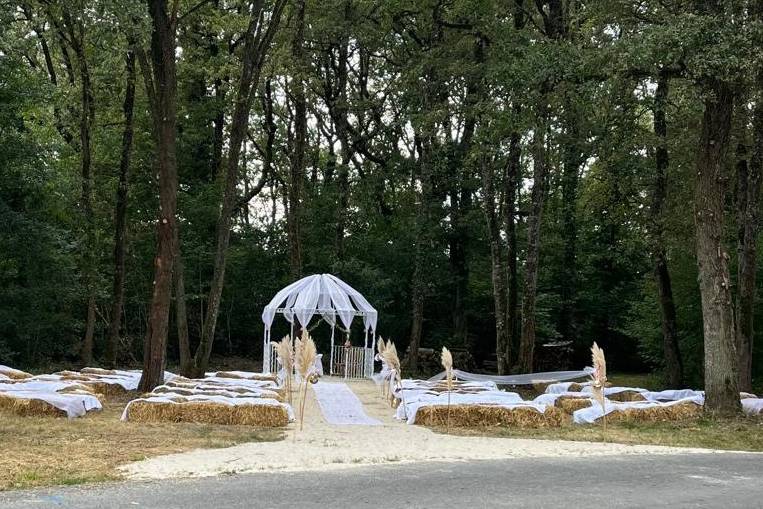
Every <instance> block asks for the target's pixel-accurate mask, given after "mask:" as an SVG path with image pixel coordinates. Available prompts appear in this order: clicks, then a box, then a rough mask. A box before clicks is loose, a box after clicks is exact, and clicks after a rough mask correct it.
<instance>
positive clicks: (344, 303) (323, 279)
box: [262, 274, 378, 376]
mask: <svg viewBox="0 0 763 509" xmlns="http://www.w3.org/2000/svg"><path fill="white" fill-rule="evenodd" d="M277 313H282V314H283V315H284V317H285V318H286V320H287V321H288V322H289V323H290V324H291V337H294V326H295V324H298V325H300V326H302V327H304V328H306V327H307V326H308V324H309V323H310V321H311V320H312V318H313V317H314V316H315V315H316V314H317V315H319V316H320V317H322V318H323V320H325V321H326V323H328V324H329V325H331V328H332V330H331V339H332V351H333V345H334V327H336V326H338V325H339V323H337V316H338V317H339V322H341V326H342V327H343V328H344V329H343V330H349V329H350V327H351V326H352V321H353V319H354V318H355V317H356V316H362V317H363V326H364V330H365V336H366V341H365V344H364V347H365V348H368V343H369V340H368V338H369V334H370V335H371V337H372V340H371V348H372V349H373V348H375V343H376V323H377V319H378V313H377V311H376V309H374V307H373V306H371V304H369V302H368V301H367V300H366V298H365V297H363V295H361V294H360V292H358V291H357V290H355V289H354V288H352V287H351V286H350V285H348V284H347V283H345V282H344V281H342V280H341V279H339V278H338V277H336V276H333V275H331V274H315V275H312V276H307V277H305V278H302V279H300V280H299V281H296V282H294V283H292V284H290V285H289V286H287V287H286V288H284V289H282V290H281V291H279V292H278V293H276V295H275V297H273V299H272V300H271V301H270V303H268V305H267V306H265V309H264V310H263V311H262V321H263V323H264V324H265V331H264V334H263V352H264V354H265V355H267V352H268V351H269V350H268V349H269V345H270V342H271V337H270V328H271V326H272V325H273V321H274V319H275V316H276V314H277ZM331 361H333V356H332V359H331ZM331 361H330V362H331ZM366 364H368V366H366V368H365V370H366V371H367V372H368V373H367V374H368V375H369V376H370V375H371V373H372V372H373V364H372V363H370V362H367V363H366ZM272 368H274V366H271V362H270V359H269V358H267V357H266V358H264V360H263V371H264V372H269V371H270V370H271V369H272Z"/></svg>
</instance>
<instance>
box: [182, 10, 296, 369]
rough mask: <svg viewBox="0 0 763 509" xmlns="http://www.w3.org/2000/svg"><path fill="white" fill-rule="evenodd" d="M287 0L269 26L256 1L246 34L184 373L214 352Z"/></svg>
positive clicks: (204, 366) (205, 362)
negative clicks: (244, 161) (255, 116)
mask: <svg viewBox="0 0 763 509" xmlns="http://www.w3.org/2000/svg"><path fill="white" fill-rule="evenodd" d="M284 4H285V0H282V1H280V2H276V6H275V8H274V11H273V15H272V16H271V20H270V23H269V25H268V27H267V28H266V29H265V28H263V26H262V25H261V23H260V20H261V17H262V10H263V1H262V0H259V1H258V2H255V6H254V8H253V10H252V13H251V16H250V20H249V26H248V28H247V31H246V35H245V43H244V51H243V55H242V56H243V65H242V70H241V79H240V80H239V84H238V90H237V92H236V103H235V106H234V109H233V116H232V117H231V127H230V141H229V150H228V157H227V160H226V168H225V187H224V190H223V196H222V207H221V210H220V215H219V216H218V219H217V230H216V232H217V248H216V250H215V261H214V270H213V274H212V282H211V285H210V289H209V297H208V299H207V312H206V318H205V320H204V326H203V327H202V331H201V340H200V341H199V346H198V348H197V349H196V354H195V355H194V358H193V368H192V370H191V372H188V373H183V374H184V375H185V376H189V377H191V378H198V377H202V376H204V373H205V372H206V370H207V366H208V365H209V357H210V355H211V354H212V345H213V343H214V336H215V329H216V327H217V317H218V315H219V311H220V301H221V299H222V293H223V285H224V283H225V267H226V255H227V252H228V244H229V242H230V230H231V222H232V219H233V212H234V210H235V209H236V206H237V205H238V192H237V190H238V169H239V158H240V157H241V149H242V146H243V143H244V139H245V138H246V130H247V128H248V120H249V111H250V110H251V106H252V98H253V97H254V92H255V91H256V89H257V84H258V83H259V80H260V72H261V71H262V66H263V65H264V63H265V56H266V54H267V49H268V48H269V47H270V42H271V40H272V37H273V35H274V33H275V30H276V27H277V26H278V23H279V21H280V17H281V10H282V8H283V5H284ZM264 178H265V176H263V182H264ZM261 187H262V186H260V188H261ZM249 198H251V197H249Z"/></svg>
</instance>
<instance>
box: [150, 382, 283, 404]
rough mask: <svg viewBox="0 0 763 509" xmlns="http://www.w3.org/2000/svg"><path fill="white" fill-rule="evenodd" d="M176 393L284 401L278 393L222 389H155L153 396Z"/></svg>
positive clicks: (160, 387)
mask: <svg viewBox="0 0 763 509" xmlns="http://www.w3.org/2000/svg"><path fill="white" fill-rule="evenodd" d="M165 393H174V394H181V395H183V396H193V395H203V396H222V397H224V398H269V399H274V400H276V401H283V395H282V394H281V393H280V392H278V391H271V390H264V391H262V392H248V391H231V390H228V389H227V388H224V387H220V389H219V390H208V389H193V388H186V387H162V386H159V387H157V388H156V389H154V391H153V394H165Z"/></svg>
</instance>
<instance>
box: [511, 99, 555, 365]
mask: <svg viewBox="0 0 763 509" xmlns="http://www.w3.org/2000/svg"><path fill="white" fill-rule="evenodd" d="M540 120H541V122H539V123H538V126H537V127H536V132H535V135H534V138H535V139H534V140H533V145H534V148H535V153H534V154H533V189H532V195H531V204H530V214H529V215H528V217H527V257H526V259H525V284H524V292H523V295H522V335H521V336H520V339H519V360H518V365H519V366H518V367H519V371H520V372H521V373H531V372H532V371H533V358H534V353H535V301H536V298H537V289H538V263H539V258H540V228H541V214H542V212H543V202H544V200H545V196H546V187H547V180H548V160H547V154H546V127H545V121H546V114H545V112H544V113H542V114H541V115H540Z"/></svg>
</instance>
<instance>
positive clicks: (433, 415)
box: [415, 405, 569, 428]
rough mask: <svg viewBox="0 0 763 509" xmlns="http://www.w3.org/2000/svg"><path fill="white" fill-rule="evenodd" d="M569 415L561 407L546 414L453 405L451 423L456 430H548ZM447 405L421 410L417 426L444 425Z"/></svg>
mask: <svg viewBox="0 0 763 509" xmlns="http://www.w3.org/2000/svg"><path fill="white" fill-rule="evenodd" d="M568 419H569V416H567V415H566V414H565V413H564V412H563V411H562V410H560V409H559V408H555V407H552V406H547V407H546V411H545V412H544V413H541V412H538V411H537V410H536V409H535V408H532V407H515V408H507V407H502V406H497V405H451V406H450V423H451V426H456V427H482V426H485V427H487V426H512V427H519V428H549V427H554V426H560V425H561V424H562V423H563V422H565V421H567V420H568ZM447 421H448V406H447V405H430V406H424V407H421V408H419V409H418V411H417V412H416V420H415V424H420V425H423V426H445V425H446V423H447Z"/></svg>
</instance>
